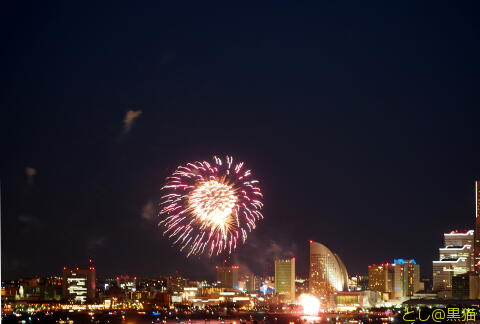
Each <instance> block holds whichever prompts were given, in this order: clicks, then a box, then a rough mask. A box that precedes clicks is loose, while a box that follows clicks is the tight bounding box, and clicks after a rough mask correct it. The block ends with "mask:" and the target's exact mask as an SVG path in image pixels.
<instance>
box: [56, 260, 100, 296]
mask: <svg viewBox="0 0 480 324" xmlns="http://www.w3.org/2000/svg"><path fill="white" fill-rule="evenodd" d="M95 288H96V272H95V267H94V266H93V262H92V260H90V261H89V267H88V268H86V269H81V268H67V267H64V268H63V282H62V291H63V294H62V295H63V299H64V300H67V301H70V302H73V303H81V304H83V303H85V302H87V301H88V302H89V301H93V300H94V299H95Z"/></svg>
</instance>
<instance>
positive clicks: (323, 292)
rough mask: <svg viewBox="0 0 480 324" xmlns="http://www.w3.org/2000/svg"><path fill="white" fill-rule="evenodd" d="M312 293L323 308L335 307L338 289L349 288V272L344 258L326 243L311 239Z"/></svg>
mask: <svg viewBox="0 0 480 324" xmlns="http://www.w3.org/2000/svg"><path fill="white" fill-rule="evenodd" d="M309 284H310V293H311V294H313V295H316V296H317V297H318V298H319V299H320V302H321V307H323V308H333V307H335V301H334V299H333V296H334V293H335V292H337V291H346V290H348V274H347V269H346V267H345V265H344V264H343V262H342V260H341V259H340V258H339V257H338V255H336V254H335V253H333V252H332V251H330V249H328V248H327V247H326V246H325V245H323V244H320V243H317V242H314V241H310V277H309Z"/></svg>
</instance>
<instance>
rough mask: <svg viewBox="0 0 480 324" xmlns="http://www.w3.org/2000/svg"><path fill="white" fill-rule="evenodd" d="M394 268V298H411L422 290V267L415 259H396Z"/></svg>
mask: <svg viewBox="0 0 480 324" xmlns="http://www.w3.org/2000/svg"><path fill="white" fill-rule="evenodd" d="M393 268H394V272H393V298H395V299H399V298H405V297H410V296H413V294H414V293H416V292H417V291H419V290H420V265H418V264H417V263H416V262H415V260H414V259H411V260H405V259H395V260H394V261H393Z"/></svg>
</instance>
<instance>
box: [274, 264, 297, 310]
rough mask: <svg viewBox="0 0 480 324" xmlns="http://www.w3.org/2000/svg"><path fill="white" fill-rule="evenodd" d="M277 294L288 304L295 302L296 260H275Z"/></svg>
mask: <svg viewBox="0 0 480 324" xmlns="http://www.w3.org/2000/svg"><path fill="white" fill-rule="evenodd" d="M275 292H276V293H277V294H279V295H282V299H283V300H284V301H286V302H294V301H295V258H291V259H277V260H275Z"/></svg>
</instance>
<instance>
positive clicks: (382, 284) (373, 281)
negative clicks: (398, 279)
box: [368, 263, 394, 300]
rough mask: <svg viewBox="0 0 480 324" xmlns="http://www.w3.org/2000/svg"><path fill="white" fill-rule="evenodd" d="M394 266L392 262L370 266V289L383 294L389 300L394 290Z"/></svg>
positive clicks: (383, 297)
mask: <svg viewBox="0 0 480 324" xmlns="http://www.w3.org/2000/svg"><path fill="white" fill-rule="evenodd" d="M393 274H394V267H393V264H391V263H382V264H372V265H369V266H368V290H371V291H377V292H379V293H381V294H382V299H384V300H388V299H390V298H391V294H392V292H393Z"/></svg>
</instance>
